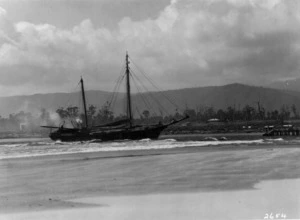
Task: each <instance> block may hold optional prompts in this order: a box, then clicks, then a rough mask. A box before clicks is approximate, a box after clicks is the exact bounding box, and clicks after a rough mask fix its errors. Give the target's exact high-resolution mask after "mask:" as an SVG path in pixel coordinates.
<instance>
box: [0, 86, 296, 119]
mask: <svg viewBox="0 0 300 220" xmlns="http://www.w3.org/2000/svg"><path fill="white" fill-rule="evenodd" d="M124 95H125V94H124V93H118V97H117V99H116V101H115V113H116V114H117V115H118V114H120V113H121V112H122V110H124V109H125V108H124V97H125V96H124ZM111 96H112V92H107V91H101V90H87V91H86V97H87V101H88V104H93V105H95V106H97V107H98V108H100V107H101V106H103V105H104V104H105V103H106V102H107V101H108V100H109V99H110V98H111ZM164 96H167V97H169V99H170V100H171V101H170V100H168V99H164ZM143 99H144V100H143ZM145 99H146V100H148V105H147V104H145V103H147V102H145ZM150 99H153V100H154V101H153V100H150ZM0 102H1V105H0V115H1V116H2V117H7V116H8V115H9V114H12V113H18V112H20V111H25V112H31V113H32V114H39V112H40V110H41V109H42V108H45V109H47V110H49V111H52V112H55V110H56V109H57V108H59V107H67V105H68V104H69V105H76V106H80V105H81V97H80V95H78V92H75V93H67V92H66V93H64V92H57V93H43V94H33V95H24V96H22V95H19V96H8V97H0ZM132 102H133V103H135V105H134V106H135V107H136V108H134V111H135V115H140V114H141V112H142V111H143V110H145V109H148V108H153V109H152V110H153V111H154V112H156V114H158V112H162V110H163V109H165V110H169V111H170V112H169V114H170V113H174V112H175V111H176V109H181V110H183V109H185V108H193V109H199V108H205V107H210V106H212V107H214V108H215V109H216V110H217V109H226V108H227V107H229V106H232V107H234V106H235V107H236V108H240V109H242V108H243V107H244V106H245V105H250V106H253V107H256V106H257V102H259V103H260V105H261V106H262V107H264V108H265V109H266V110H275V109H277V110H280V108H281V106H282V105H288V106H291V105H293V104H294V105H296V107H297V109H300V92H297V91H288V90H278V89H273V88H265V87H261V86H260V87H258V86H249V85H245V84H239V83H233V84H228V85H224V86H206V87H194V88H184V89H177V90H176V89H174V90H166V91H161V92H146V93H142V94H132ZM157 102H159V103H161V106H159V105H158V104H157ZM172 102H175V104H177V105H176V106H175V105H173V103H172ZM155 105H157V107H155ZM138 109H139V110H138ZM164 114H168V113H167V112H166V113H164Z"/></svg>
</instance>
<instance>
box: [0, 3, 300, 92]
mask: <svg viewBox="0 0 300 220" xmlns="http://www.w3.org/2000/svg"><path fill="white" fill-rule="evenodd" d="M3 11H4V12H1V9H0V19H2V17H5V16H7V15H6V13H5V10H3ZM299 15H300V7H299V4H298V3H295V1H293V0H286V1H284V0H281V1H280V0H277V1H258V0H257V1H256V0H248V1H246V0H245V1H240V0H239V1H236V0H227V1H223V0H222V1H221V0H213V1H212V0H202V1H198V0H178V1H172V2H171V3H170V5H169V6H167V7H166V8H164V9H163V10H162V11H161V13H160V14H159V15H158V17H157V18H155V19H150V18H148V19H146V20H140V21H133V20H132V19H131V18H129V17H125V18H123V19H122V20H121V21H120V22H119V24H118V28H117V29H108V28H105V27H101V28H98V27H95V26H94V25H93V23H92V22H91V21H90V20H89V19H86V20H83V21H82V22H81V23H80V24H78V25H76V26H75V27H73V28H71V29H61V28H58V27H56V26H54V25H50V24H33V23H30V22H18V23H16V24H10V28H12V29H13V30H14V31H13V32H12V31H6V32H5V33H4V34H2V38H4V37H3V36H6V40H5V41H4V42H2V44H1V41H0V56H1V59H0V66H1V67H2V72H1V77H5V76H6V80H5V84H4V82H0V83H2V86H7V85H10V86H11V87H12V86H19V87H18V88H19V91H22V90H23V88H21V86H20V85H21V84H20V82H19V81H20V80H21V79H22V84H26V85H35V89H37V90H39V89H40V90H42V91H51V90H52V91H53V88H55V89H57V90H63V89H64V88H65V87H66V86H67V87H70V85H69V83H70V82H72V83H73V82H74V79H75V78H76V77H77V78H78V77H79V76H80V75H82V74H85V75H86V76H87V77H88V78H89V79H90V86H91V87H92V88H94V89H96V88H98V89H109V88H112V87H113V85H112V82H114V80H115V79H116V78H117V75H118V74H119V71H120V68H121V65H122V61H123V59H124V58H123V56H124V54H125V51H126V50H129V52H130V54H131V56H132V57H133V58H136V61H137V62H138V63H140V66H142V67H143V69H144V70H146V72H147V73H149V74H152V78H153V79H154V80H155V81H159V82H160V83H161V84H162V85H163V86H162V87H164V88H166V89H169V88H177V87H188V86H190V85H191V86H193V85H195V84H197V85H208V84H219V83H222V82H223V83H226V82H234V81H239V82H245V83H262V82H264V81H268V80H270V79H274V78H283V77H295V76H296V75H297V73H298V72H299V69H300V68H299V65H298V63H299V62H298V61H297V60H299V55H300V51H299V46H298V47H297V46H295V47H294V45H300V42H299V34H300V28H299V26H300V25H299V24H300V19H299V18H300V17H299ZM2 20H3V19H2ZM0 24H2V23H0ZM5 26H8V24H7V22H6V23H5ZM7 30H8V29H7ZM8 39H9V40H8ZM12 74H13V77H12ZM18 79H20V80H19V81H18ZM89 79H88V80H89ZM75 81H76V80H75ZM36 83H38V86H37V85H36ZM30 92H32V93H34V92H39V91H33V90H32V91H30Z"/></svg>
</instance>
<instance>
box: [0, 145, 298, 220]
mask: <svg viewBox="0 0 300 220" xmlns="http://www.w3.org/2000/svg"><path fill="white" fill-rule="evenodd" d="M299 157H300V148H297V147H281V146H277V147H264V148H259V147H252V148H248V147H243V148H242V149H241V148H237V147H235V146H228V147H224V146H223V147H201V148H197V147H188V148H184V149H178V148H177V149H165V150H144V151H116V152H93V153H77V154H66V155H56V156H40V157H32V158H17V159H3V160H0V172H1V178H0V196H1V201H0V213H1V214H0V219H18V220H19V219H264V217H265V215H266V214H271V213H272V214H273V215H274V214H284V215H286V219H297V218H298V219H300V199H299V198H300V184H299V183H300V180H299V178H300V162H299Z"/></svg>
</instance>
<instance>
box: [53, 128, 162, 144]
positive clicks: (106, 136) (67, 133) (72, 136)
mask: <svg viewBox="0 0 300 220" xmlns="http://www.w3.org/2000/svg"><path fill="white" fill-rule="evenodd" d="M165 128H166V126H163V125H162V126H153V127H146V128H132V129H120V130H114V129H111V130H110V129H107V130H93V131H87V130H86V131H81V130H57V131H55V132H52V133H51V134H50V136H49V137H50V138H51V139H52V140H54V141H57V140H60V141H64V142H65V141H66V142H68V141H69V142H70V141H88V140H95V139H97V140H101V141H115V140H141V139H146V138H149V139H157V138H158V137H159V135H160V133H161V132H162V131H163V130H164V129H165Z"/></svg>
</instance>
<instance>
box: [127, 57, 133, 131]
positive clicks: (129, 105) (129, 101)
mask: <svg viewBox="0 0 300 220" xmlns="http://www.w3.org/2000/svg"><path fill="white" fill-rule="evenodd" d="M126 81H127V82H126V92H127V117H128V119H129V126H130V127H132V109H131V96H130V71H129V60H128V53H127V52H126Z"/></svg>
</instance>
